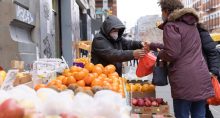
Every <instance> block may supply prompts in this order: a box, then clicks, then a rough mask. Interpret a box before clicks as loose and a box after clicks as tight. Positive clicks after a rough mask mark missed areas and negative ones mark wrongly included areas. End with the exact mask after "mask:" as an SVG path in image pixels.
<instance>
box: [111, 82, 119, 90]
mask: <svg viewBox="0 0 220 118" xmlns="http://www.w3.org/2000/svg"><path fill="white" fill-rule="evenodd" d="M112 90H113V91H115V92H118V90H119V86H118V84H112Z"/></svg>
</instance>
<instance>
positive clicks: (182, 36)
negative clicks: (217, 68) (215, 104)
mask: <svg viewBox="0 0 220 118" xmlns="http://www.w3.org/2000/svg"><path fill="white" fill-rule="evenodd" d="M198 19H199V18H198V16H197V14H196V12H195V10H194V9H191V8H183V9H179V10H176V11H174V12H173V13H171V14H170V15H169V17H168V22H167V23H166V24H165V25H164V27H163V41H164V47H162V48H163V50H161V51H160V52H159V57H160V58H161V59H163V60H165V61H168V62H170V64H169V74H168V76H169V82H170V85H171V93H172V97H173V98H174V99H184V100H189V101H199V100H205V99H207V98H209V97H211V96H213V95H214V91H213V87H212V84H211V76H210V74H209V70H208V67H207V64H206V62H205V59H204V57H203V54H202V47H201V39H200V35H199V32H198V30H197V27H196V25H195V24H196V23H197V22H198ZM155 46H157V45H151V48H154V49H155V48H156V47H155Z"/></svg>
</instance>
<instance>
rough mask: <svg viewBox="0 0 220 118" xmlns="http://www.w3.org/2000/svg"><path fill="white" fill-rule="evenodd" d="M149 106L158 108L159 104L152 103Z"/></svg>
mask: <svg viewBox="0 0 220 118" xmlns="http://www.w3.org/2000/svg"><path fill="white" fill-rule="evenodd" d="M151 104H152V106H154V107H159V104H158V103H157V102H156V101H153V102H152V103H151Z"/></svg>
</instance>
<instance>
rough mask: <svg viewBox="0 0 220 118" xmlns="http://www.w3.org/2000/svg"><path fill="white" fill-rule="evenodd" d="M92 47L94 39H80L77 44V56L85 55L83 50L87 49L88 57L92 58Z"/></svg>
mask: <svg viewBox="0 0 220 118" xmlns="http://www.w3.org/2000/svg"><path fill="white" fill-rule="evenodd" d="M91 47H92V41H79V42H78V43H77V44H76V58H81V57H82V56H83V55H82V51H86V52H87V55H86V57H88V58H91Z"/></svg>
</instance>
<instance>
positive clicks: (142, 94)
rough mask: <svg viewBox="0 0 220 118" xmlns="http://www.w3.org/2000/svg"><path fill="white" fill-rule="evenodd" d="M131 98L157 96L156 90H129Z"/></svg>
mask: <svg viewBox="0 0 220 118" xmlns="http://www.w3.org/2000/svg"><path fill="white" fill-rule="evenodd" d="M129 96H130V98H146V97H154V98H155V97H156V92H155V91H153V92H139V91H136V92H129Z"/></svg>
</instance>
